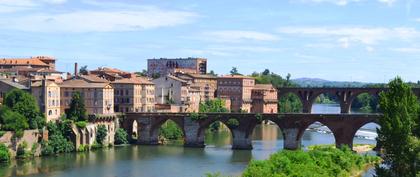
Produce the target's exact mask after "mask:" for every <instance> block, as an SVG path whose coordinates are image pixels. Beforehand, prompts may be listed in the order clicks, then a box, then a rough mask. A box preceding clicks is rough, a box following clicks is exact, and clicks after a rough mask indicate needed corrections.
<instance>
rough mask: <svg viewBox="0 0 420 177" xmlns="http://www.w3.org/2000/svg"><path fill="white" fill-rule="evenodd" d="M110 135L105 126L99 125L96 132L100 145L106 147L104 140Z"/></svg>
mask: <svg viewBox="0 0 420 177" xmlns="http://www.w3.org/2000/svg"><path fill="white" fill-rule="evenodd" d="M107 134H108V130H107V129H106V127H105V125H99V126H98V130H96V141H97V142H98V143H99V144H100V145H104V140H105V138H106V136H107Z"/></svg>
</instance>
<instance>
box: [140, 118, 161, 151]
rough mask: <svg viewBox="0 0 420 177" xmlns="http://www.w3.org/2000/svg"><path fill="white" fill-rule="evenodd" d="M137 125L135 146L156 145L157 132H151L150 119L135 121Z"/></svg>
mask: <svg viewBox="0 0 420 177" xmlns="http://www.w3.org/2000/svg"><path fill="white" fill-rule="evenodd" d="M137 123H138V124H137V141H136V144H143V145H158V144H159V140H158V136H159V131H156V132H152V126H153V124H152V118H141V119H137Z"/></svg>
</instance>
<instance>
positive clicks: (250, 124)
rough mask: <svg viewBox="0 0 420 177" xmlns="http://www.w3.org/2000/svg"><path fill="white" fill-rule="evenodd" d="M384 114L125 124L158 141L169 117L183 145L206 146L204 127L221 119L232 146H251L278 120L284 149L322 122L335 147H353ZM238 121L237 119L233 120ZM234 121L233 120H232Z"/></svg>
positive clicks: (154, 118) (140, 117)
mask: <svg viewBox="0 0 420 177" xmlns="http://www.w3.org/2000/svg"><path fill="white" fill-rule="evenodd" d="M381 116H382V115H381V114H306V113H295V114H241V113H200V114H196V113H192V114H190V113H126V115H125V117H124V119H123V122H122V127H123V128H124V129H125V130H127V133H128V134H129V135H131V134H132V133H133V124H134V122H137V133H138V136H137V140H134V141H135V142H136V143H137V144H146V145H157V144H159V141H158V136H159V128H160V127H161V126H162V124H164V123H165V122H166V121H167V120H172V121H174V122H175V123H176V124H177V125H178V126H179V127H180V128H181V129H182V131H183V133H184V145H185V146H187V147H204V146H205V144H204V136H205V130H206V129H207V128H208V127H209V125H210V124H211V123H213V122H216V121H220V122H222V123H223V124H225V125H226V126H227V127H228V128H229V129H230V132H231V133H232V138H233V142H232V148H233V149H252V139H251V135H252V132H253V130H254V128H255V126H256V125H257V124H260V123H261V121H263V120H270V121H272V122H274V123H276V124H277V125H278V126H279V128H280V129H281V131H282V133H283V138H284V149H290V150H295V149H299V148H300V146H301V141H302V136H303V133H304V132H305V130H306V129H307V128H308V126H309V125H311V124H313V123H315V122H320V123H322V124H324V125H325V126H327V127H328V128H329V129H330V130H331V131H332V133H333V135H334V138H335V144H336V146H341V145H347V146H349V147H351V148H352V147H353V138H354V136H355V134H356V131H357V130H358V129H359V128H361V127H362V126H363V125H365V124H367V123H371V122H375V123H376V122H377V120H378V119H379V118H380V117H381ZM233 119H234V120H236V121H233ZM232 122H233V123H232ZM130 137H131V136H130Z"/></svg>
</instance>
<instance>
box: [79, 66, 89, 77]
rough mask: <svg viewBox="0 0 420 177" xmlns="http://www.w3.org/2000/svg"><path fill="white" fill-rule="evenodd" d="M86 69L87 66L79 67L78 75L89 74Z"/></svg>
mask: <svg viewBox="0 0 420 177" xmlns="http://www.w3.org/2000/svg"><path fill="white" fill-rule="evenodd" d="M87 67H88V66H87V65H85V66H82V67H80V69H79V73H80V74H82V75H87V74H88V72H89V71H88V69H87Z"/></svg>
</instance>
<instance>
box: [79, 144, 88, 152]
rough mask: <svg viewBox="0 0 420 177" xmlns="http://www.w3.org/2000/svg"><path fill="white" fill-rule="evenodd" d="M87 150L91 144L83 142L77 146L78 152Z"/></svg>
mask: <svg viewBox="0 0 420 177" xmlns="http://www.w3.org/2000/svg"><path fill="white" fill-rule="evenodd" d="M85 151H89V145H84V144H81V145H80V146H79V148H77V152H85Z"/></svg>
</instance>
